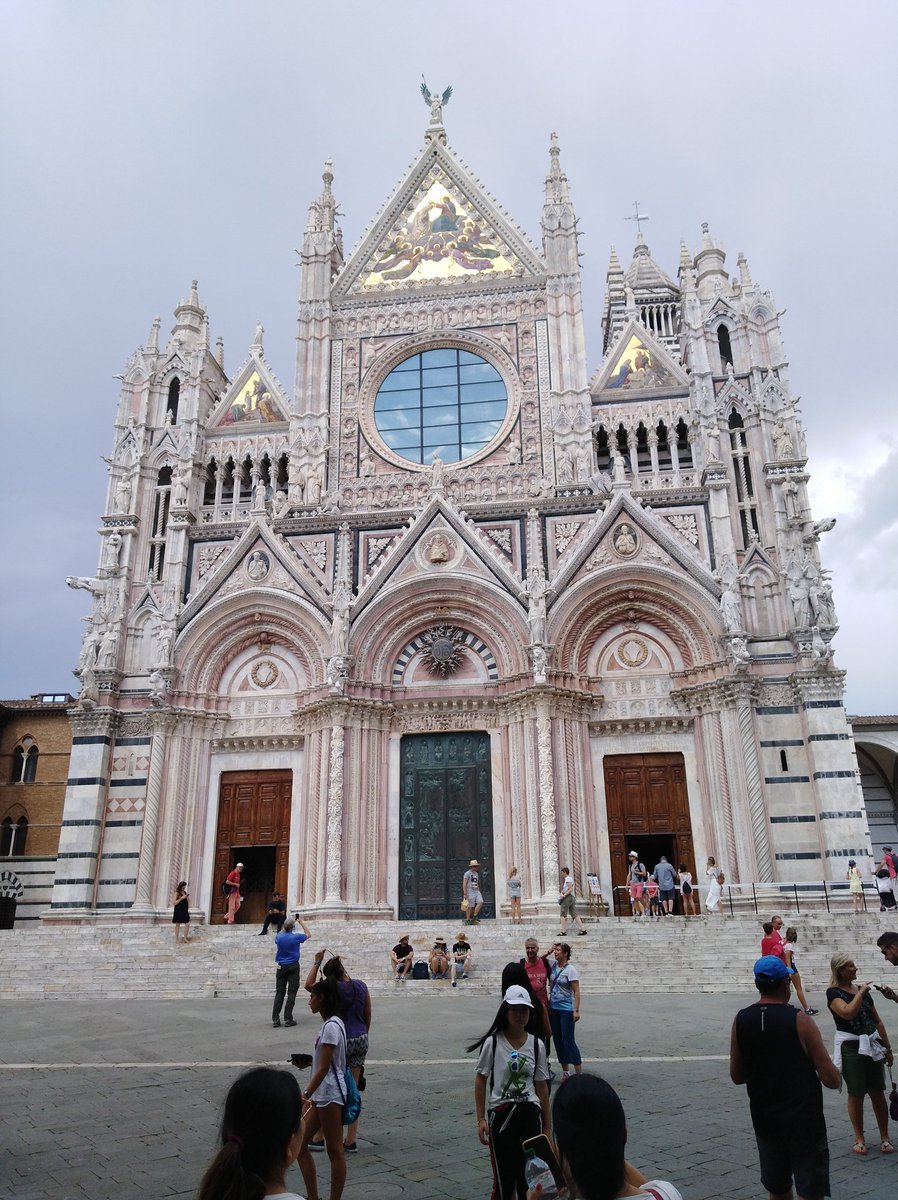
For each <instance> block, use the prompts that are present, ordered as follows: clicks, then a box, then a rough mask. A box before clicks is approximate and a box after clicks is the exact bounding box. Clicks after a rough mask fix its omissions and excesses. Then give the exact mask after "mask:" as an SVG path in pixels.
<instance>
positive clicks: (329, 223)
mask: <svg viewBox="0 0 898 1200" xmlns="http://www.w3.org/2000/svg"><path fill="white" fill-rule="evenodd" d="M333 167H334V164H333V162H332V161H331V159H327V160H326V162H325V164H324V171H323V172H322V175H321V179H322V183H323V185H324V186H323V187H322V189H321V195H320V196H319V197H318V199H317V200H313V201H312V203H311V204H310V205H309V219H308V223H307V224H306V232H307V233H321V232H327V233H333V230H334V221H335V219H336V216H337V205H336V202H335V200H334V194H333V192H332V191H331V184H332V183H333V182H334V171H333Z"/></svg>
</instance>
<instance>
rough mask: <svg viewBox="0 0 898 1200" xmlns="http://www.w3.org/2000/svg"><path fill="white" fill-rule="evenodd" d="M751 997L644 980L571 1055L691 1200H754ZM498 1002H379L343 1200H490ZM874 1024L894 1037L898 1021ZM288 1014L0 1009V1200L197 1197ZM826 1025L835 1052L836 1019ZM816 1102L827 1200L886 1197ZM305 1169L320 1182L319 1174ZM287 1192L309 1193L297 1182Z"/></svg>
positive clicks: (236, 1008)
mask: <svg viewBox="0 0 898 1200" xmlns="http://www.w3.org/2000/svg"><path fill="white" fill-rule="evenodd" d="M439 986H440V985H439V984H435V985H434V987H439ZM301 998H302V993H301V994H300V999H301ZM753 998H754V993H752V992H749V991H746V992H744V993H742V994H729V995H720V994H717V995H698V996H695V997H694V998H692V997H689V996H684V995H675V996H664V995H662V994H660V992H659V991H658V990H657V989H656V988H654V987H653V982H652V980H651V977H650V975H649V974H647V973H645V974H644V982H643V981H641V980H640V977H639V974H638V973H636V972H634V992H633V993H632V994H627V995H618V996H587V997H585V999H584V1015H583V1020H582V1021H581V1023H580V1026H579V1041H580V1046H581V1049H582V1051H583V1054H584V1057H585V1058H586V1060H587V1069H588V1070H592V1071H596V1072H601V1073H602V1074H603V1075H605V1076H606V1077H607V1078H608V1079H609V1080H610V1081H611V1083H612V1084H613V1085H614V1086H615V1087H616V1088H617V1089H618V1091H619V1092H620V1094H621V1097H622V1099H623V1102H624V1107H625V1109H626V1112H627V1117H628V1123H629V1131H630V1140H629V1156H630V1157H631V1159H632V1160H633V1161H634V1162H635V1163H636V1164H637V1165H638V1166H639V1167H641V1168H642V1169H643V1170H645V1171H646V1172H647V1173H648V1174H649V1175H650V1176H652V1175H654V1176H657V1177H661V1178H666V1179H670V1180H671V1181H673V1182H674V1183H676V1184H677V1186H679V1187H680V1189H681V1190H682V1192H683V1195H684V1197H685V1200H703V1198H709V1200H710V1198H712V1197H713V1198H714V1200H718V1198H719V1197H721V1196H726V1197H729V1198H735V1200H738V1198H745V1200H750V1198H752V1197H756V1196H761V1195H762V1194H763V1193H762V1189H761V1187H760V1184H759V1182H758V1167H757V1158H756V1152H755V1146H754V1141H753V1138H752V1134H751V1126H750V1123H749V1116H748V1104H747V1099H746V1095H745V1089H744V1088H736V1087H734V1086H733V1085H732V1084H731V1083H730V1081H729V1076H728V1073H727V1061H726V1056H727V1052H728V1040H729V1029H730V1023H731V1019H732V1016H733V1013H734V1012H735V1011H736V1009H737V1008H739V1007H741V1006H742V1005H743V1004H745V1003H748V1002H749V1001H750V1000H752V999H753ZM817 999H819V997H817ZM497 1003H498V1000H497V1001H496V1002H495V1003H494V1002H493V1001H492V1000H491V999H488V998H486V997H484V996H476V995H473V994H471V993H468V994H465V991H464V989H463V987H460V988H459V989H458V990H457V991H451V990H449V989H448V988H447V989H445V992H444V995H443V996H440V997H438V998H436V997H434V996H426V997H415V996H413V995H409V994H408V993H407V992H405V991H404V989H403V987H402V985H396V987H395V994H393V993H392V992H391V993H390V994H389V995H388V996H386V997H384V996H377V997H375V998H374V1019H373V1027H372V1039H371V1051H370V1058H369V1067H368V1076H369V1087H368V1089H367V1091H366V1092H365V1095H364V1103H365V1109H364V1113H363V1118H362V1126H361V1132H360V1137H359V1146H360V1152H359V1154H358V1155H356V1156H355V1157H351V1158H350V1159H349V1162H348V1166H349V1176H348V1182H347V1186H346V1191H345V1193H344V1194H345V1196H346V1197H347V1200H361V1198H362V1197H366V1198H367V1200H380V1198H383V1200H389V1198H390V1197H399V1196H402V1197H408V1198H409V1200H429V1198H437V1197H442V1198H446V1197H451V1198H453V1200H460V1198H462V1197H464V1200H480V1198H481V1197H482V1198H483V1200H486V1197H488V1195H489V1179H490V1175H489V1162H488V1158H487V1153H486V1150H485V1149H483V1148H482V1147H481V1146H480V1145H479V1144H478V1142H477V1138H476V1133H475V1124H474V1117H473V1088H472V1079H473V1074H474V1060H473V1057H472V1056H466V1055H465V1052H464V1047H465V1044H466V1043H467V1042H469V1041H471V1040H473V1039H474V1038H475V1037H476V1036H478V1035H479V1034H480V1033H481V1032H483V1030H485V1029H486V1027H487V1026H488V1024H489V1022H490V1020H491V1018H492V1016H493V1014H494V1012H495V1009H496V1006H497ZM883 1007H884V1009H885V1010H886V1011H885V1013H884V1015H885V1018H886V1021H887V1023H888V1024H889V1025H890V1026H891V1027H892V1028H893V1029H896V1030H898V1008H895V1007H894V1006H892V1005H888V1004H885V1005H884V1006H883ZM889 1009H891V1010H892V1011H888V1010H889ZM297 1012H298V1015H299V1025H298V1027H297V1028H296V1029H290V1030H288V1029H284V1028H281V1029H272V1028H271V1024H270V1016H269V1008H268V1005H267V1003H265V1002H259V1001H254V1000H222V999H203V998H197V1000H196V1001H193V1002H187V1001H160V1002H156V1003H153V1002H150V1001H128V1002H108V1003H105V1004H89V1003H84V1002H72V1003H65V1002H48V1001H45V1002H37V1003H29V1002H7V1003H5V1004H4V1005H3V1006H2V1009H0V1053H2V1059H0V1146H2V1159H0V1195H2V1196H3V1197H4V1198H6V1197H9V1198H10V1200H76V1198H77V1200H81V1198H84V1200H88V1198H89V1200H107V1198H109V1200H112V1198H113V1197H114V1198H115V1200H131V1198H132V1197H133V1198H134V1200H144V1198H149V1197H153V1198H163V1197H184V1198H185V1200H186V1198H187V1197H193V1196H194V1195H195V1193H196V1188H197V1184H198V1181H199V1179H200V1176H201V1174H202V1171H203V1168H204V1166H205V1164H206V1163H207V1161H208V1160H209V1159H210V1158H211V1156H212V1153H213V1149H214V1145H215V1136H216V1127H217V1122H218V1119H219V1115H220V1108H221V1103H222V1100H223V1097H224V1095H225V1092H226V1090H227V1088H228V1086H229V1084H230V1082H231V1080H233V1079H234V1077H235V1076H236V1075H237V1074H238V1073H239V1072H240V1070H241V1069H242V1068H244V1067H246V1066H250V1065H254V1064H256V1063H273V1064H278V1063H285V1061H286V1059H287V1057H288V1054H289V1053H290V1051H293V1050H302V1049H305V1050H310V1049H311V1048H312V1044H313V1040H314V1034H315V1030H316V1029H317V1027H318V1020H317V1019H316V1018H313V1017H312V1016H311V1014H309V1013H308V1011H307V1010H306V1009H305V1008H303V1009H302V1011H301V1012H300V1010H299V1008H298V1009H297ZM818 1019H819V1020H820V1021H821V1027H822V1029H823V1031H824V1035H825V1037H826V1038H827V1040H829V1038H830V1036H831V1022H830V1019H829V1016H828V1015H827V1014H825V1013H824V1014H821V1017H820V1018H818ZM825 1096H826V1112H827V1122H828V1125H829V1132H830V1147H831V1151H832V1182H833V1196H834V1197H849V1196H850V1197H852V1200H863V1198H865V1197H870V1198H873V1197H876V1198H877V1200H880V1198H881V1197H883V1196H886V1195H890V1194H895V1192H896V1189H898V1162H896V1159H898V1156H896V1158H892V1159H888V1158H886V1159H884V1158H882V1157H881V1156H880V1155H879V1153H878V1152H877V1151H874V1150H871V1152H870V1155H869V1157H868V1158H867V1159H865V1160H859V1159H857V1158H856V1157H854V1156H853V1155H852V1154H851V1141H852V1139H851V1136H850V1127H849V1124H848V1118H847V1115H846V1111H845V1098H844V1096H839V1095H837V1094H834V1093H831V1092H827V1093H825ZM874 1133H875V1126H873V1125H871V1123H870V1121H868V1135H872V1134H874ZM871 1140H873V1139H872V1137H871ZM316 1161H317V1166H318V1171H319V1178H320V1179H322V1180H324V1179H326V1178H327V1158H326V1156H316ZM288 1183H290V1184H291V1185H292V1186H293V1187H294V1188H296V1189H297V1190H298V1191H299V1192H300V1193H302V1191H303V1187H302V1181H301V1177H300V1175H299V1172H298V1170H296V1169H295V1168H294V1169H292V1170H291V1173H290V1175H289V1176H288ZM322 1194H323V1195H325V1196H326V1195H327V1189H326V1186H322Z"/></svg>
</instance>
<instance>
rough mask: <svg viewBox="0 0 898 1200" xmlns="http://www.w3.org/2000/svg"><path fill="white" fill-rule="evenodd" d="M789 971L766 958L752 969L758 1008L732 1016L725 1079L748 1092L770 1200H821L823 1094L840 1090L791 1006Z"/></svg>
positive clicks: (819, 1041)
mask: <svg viewBox="0 0 898 1200" xmlns="http://www.w3.org/2000/svg"><path fill="white" fill-rule="evenodd" d="M791 986H792V985H791V983H790V981H789V968H788V967H787V966H786V964H785V963H784V962H783V960H782V959H781V958H776V957H775V956H774V955H772V954H767V955H765V956H764V957H763V958H759V959H758V961H757V962H756V963H755V987H756V988H757V989H758V991H759V992H760V996H759V998H758V1000H757V1002H756V1003H755V1004H751V1005H749V1007H748V1008H743V1009H741V1010H740V1011H739V1012H738V1013H736V1019H735V1021H733V1030H732V1034H731V1035H730V1078H731V1079H732V1081H733V1083H745V1084H747V1085H748V1098H749V1106H750V1110H751V1120H752V1124H753V1125H754V1129H755V1140H756V1141H757V1143H758V1158H759V1159H760V1163H761V1183H762V1184H763V1185H764V1187H765V1188H766V1189H767V1192H768V1196H769V1200H791V1197H792V1179H793V1177H794V1179H795V1190H796V1192H797V1193H798V1200H823V1197H825V1196H828V1195H829V1194H830V1191H829V1145H828V1143H827V1140H826V1122H825V1120H824V1118H823V1090H822V1088H821V1086H820V1085H821V1084H823V1085H824V1086H825V1087H828V1088H837V1087H839V1085H840V1084H841V1082H842V1076H841V1074H840V1072H839V1070H838V1069H837V1068H836V1067H835V1066H834V1065H833V1062H832V1059H831V1058H830V1057H829V1054H828V1053H827V1050H826V1047H825V1046H824V1044H823V1038H822V1037H821V1035H820V1030H819V1029H818V1028H817V1025H816V1023H815V1022H814V1021H813V1020H812V1019H811V1018H810V1017H809V1016H808V1015H807V1014H806V1013H804V1012H802V1011H801V1010H800V1009H797V1008H795V1007H794V1006H793V1005H791V1004H790V1003H789V997H790V993H791Z"/></svg>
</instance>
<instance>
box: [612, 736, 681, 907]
mask: <svg viewBox="0 0 898 1200" xmlns="http://www.w3.org/2000/svg"><path fill="white" fill-rule="evenodd" d="M604 773H605V799H606V805H607V816H608V840H609V843H610V850H611V872H612V881H613V883H614V885H615V887H618V886H621V885H623V884H625V883H626V881H627V866H628V862H627V855H628V854H629V852H630V850H636V852H637V853H638V854H639V857H640V859H641V860H642V861H643V862H645V865H646V867H647V868H648V869H649V870H650V871H651V869H652V868H653V867H654V865H655V861H652V862H649V861H647V859H648V858H649V857H650V856H651V855H652V854H653V853H657V852H658V850H659V848H662V847H663V849H662V850H661V852H662V853H665V854H667V855H668V858H669V859H670V861H672V862H673V865H674V867H675V868H676V867H677V866H679V865H680V863H683V864H684V865H685V866H687V867H688V868H689V869H690V870H691V871H692V874H693V878H695V858H694V853H693V848H692V823H691V821H690V819H689V797H688V794H687V791H686V771H685V768H684V765H683V756H682V754H609V755H607V756H606V757H605V760H604Z"/></svg>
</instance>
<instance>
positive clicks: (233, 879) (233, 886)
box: [226, 863, 243, 925]
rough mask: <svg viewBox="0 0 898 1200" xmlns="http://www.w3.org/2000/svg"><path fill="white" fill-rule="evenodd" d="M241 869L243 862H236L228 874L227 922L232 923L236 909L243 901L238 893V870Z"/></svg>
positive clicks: (235, 915) (235, 916) (235, 917)
mask: <svg viewBox="0 0 898 1200" xmlns="http://www.w3.org/2000/svg"><path fill="white" fill-rule="evenodd" d="M242 870H243V863H238V864H237V866H236V867H235V868H234V870H233V871H231V873H230V874H229V875H228V878H227V881H226V882H227V885H228V916H227V923H228V924H229V925H233V924H234V921H235V920H236V919H237V909H238V908H239V907H240V905H241V904H242V903H243V897H242V896H241V895H240V880H241V874H240V872H241V871H242Z"/></svg>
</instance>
